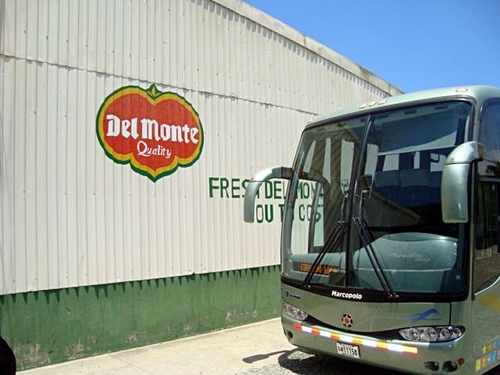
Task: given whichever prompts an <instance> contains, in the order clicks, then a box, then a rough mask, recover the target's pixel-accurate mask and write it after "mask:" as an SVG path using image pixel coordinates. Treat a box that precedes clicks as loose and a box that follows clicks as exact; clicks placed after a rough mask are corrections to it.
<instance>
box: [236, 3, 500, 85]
mask: <svg viewBox="0 0 500 375" xmlns="http://www.w3.org/2000/svg"><path fill="white" fill-rule="evenodd" d="M244 1H245V2H246V3H248V4H250V5H252V6H254V7H255V8H257V9H259V10H261V11H263V12H264V13H267V14H268V15H270V16H272V17H274V18H276V19H278V20H280V21H281V22H283V23H285V24H287V25H288V26H290V27H292V28H294V29H295V30H297V31H299V32H300V33H302V34H304V35H306V36H308V37H310V38H312V39H314V40H316V41H317V42H319V43H321V44H323V45H325V46H327V47H328V48H330V49H332V50H334V51H336V52H337V53H340V54H341V55H343V56H344V57H346V58H348V59H349V60H351V61H353V62H355V63H356V64H358V65H361V66H362V67H363V68H365V69H367V70H369V71H370V72H372V73H374V74H376V75H377V76H379V77H381V78H383V79H384V80H386V81H387V82H389V83H390V84H391V85H393V86H395V87H397V88H399V89H400V90H402V91H404V92H412V91H418V90H425V89H430V88H437V87H447V86H462V85H491V86H497V87H500V0H307V1H306V0H244Z"/></svg>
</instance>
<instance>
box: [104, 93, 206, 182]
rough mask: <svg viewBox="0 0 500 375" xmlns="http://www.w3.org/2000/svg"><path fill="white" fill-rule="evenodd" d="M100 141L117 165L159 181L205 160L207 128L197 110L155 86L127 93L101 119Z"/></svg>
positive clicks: (108, 104) (111, 99)
mask: <svg viewBox="0 0 500 375" xmlns="http://www.w3.org/2000/svg"><path fill="white" fill-rule="evenodd" d="M97 137H98V139H99V142H100V144H101V146H102V147H103V148H104V151H105V152H106V155H107V156H108V157H110V158H111V159H112V160H114V161H115V162H116V163H120V164H127V163H130V166H131V167H132V169H133V170H134V171H136V172H138V173H140V174H142V175H145V176H147V177H149V179H151V180H152V181H156V180H158V179H159V178H161V177H164V176H167V175H169V174H172V173H173V172H175V171H176V169H177V168H178V167H188V166H191V165H192V164H193V163H195V162H196V161H197V160H198V158H199V157H200V154H201V150H202V148H203V128H202V125H201V122H200V119H199V117H198V113H196V111H195V109H194V108H193V107H192V105H191V104H190V103H189V102H188V101H187V100H186V99H184V98H183V97H181V96H179V95H177V94H175V93H172V92H161V91H159V90H158V89H157V88H156V86H155V85H151V86H150V87H149V89H147V90H144V89H142V88H140V87H137V86H127V87H122V88H120V89H118V90H116V91H115V92H113V93H112V94H111V95H109V96H108V97H107V98H106V99H105V100H104V102H103V103H102V105H101V108H100V109H99V112H98V113H97Z"/></svg>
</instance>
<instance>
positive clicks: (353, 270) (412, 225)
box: [282, 101, 472, 297]
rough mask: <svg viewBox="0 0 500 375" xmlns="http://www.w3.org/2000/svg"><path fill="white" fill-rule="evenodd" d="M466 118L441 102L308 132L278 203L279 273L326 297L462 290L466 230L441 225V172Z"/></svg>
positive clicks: (457, 106)
mask: <svg viewBox="0 0 500 375" xmlns="http://www.w3.org/2000/svg"><path fill="white" fill-rule="evenodd" d="M471 112H472V107H471V105H470V104H469V103H467V102H464V101H446V102H439V103H432V104H425V105H420V106H413V107H406V108H401V109H397V110H392V111H388V112H382V113H380V112H379V113H375V114H371V115H370V114H367V115H365V116H362V117H356V118H350V119H345V120H342V121H337V122H333V123H327V124H323V125H318V126H315V127H310V128H307V129H306V130H305V131H304V133H303V135H302V139H301V142H300V146H299V149H298V153H297V156H296V160H295V163H294V167H293V169H294V174H293V175H294V177H293V178H292V180H291V183H290V184H289V191H288V194H287V201H286V204H285V207H286V209H285V219H284V227H283V243H282V252H283V253H282V262H283V264H282V272H283V276H284V277H285V278H288V279H292V280H295V281H297V282H301V283H303V285H304V286H310V287H314V286H319V287H320V288H322V289H323V290H325V288H326V289H327V290H329V288H331V290H332V293H333V291H335V290H338V289H339V287H340V288H342V287H356V288H363V289H364V290H372V291H374V292H375V293H379V292H382V293H384V294H386V295H387V296H389V297H397V296H399V295H400V294H405V293H406V294H408V293H410V294H411V293H419V294H421V293H425V294H427V293H433V294H453V293H455V294H456V293H460V292H461V291H463V290H464V288H465V275H464V270H465V266H464V263H465V262H464V260H463V259H464V254H463V252H464V246H463V245H461V243H463V242H464V241H463V240H460V236H463V235H464V234H463V233H462V232H463V231H462V230H461V225H459V224H445V223H444V222H443V221H442V218H441V172H442V169H443V166H444V163H445V160H446V157H447V155H448V154H449V153H450V152H451V150H453V149H454V148H455V147H456V146H457V145H459V144H461V143H463V142H464V138H465V134H466V129H467V127H468V123H469V119H470V117H471Z"/></svg>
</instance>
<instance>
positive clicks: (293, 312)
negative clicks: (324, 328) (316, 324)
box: [281, 302, 307, 320]
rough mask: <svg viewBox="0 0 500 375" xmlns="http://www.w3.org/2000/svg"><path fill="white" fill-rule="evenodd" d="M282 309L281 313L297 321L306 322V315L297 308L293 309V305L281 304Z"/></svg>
mask: <svg viewBox="0 0 500 375" xmlns="http://www.w3.org/2000/svg"><path fill="white" fill-rule="evenodd" d="M281 306H282V308H283V312H284V313H285V314H286V315H288V316H290V317H292V318H294V319H297V320H306V319H307V313H306V312H305V311H302V310H301V309H299V308H298V307H295V306H293V305H290V304H289V303H286V302H282V304H281Z"/></svg>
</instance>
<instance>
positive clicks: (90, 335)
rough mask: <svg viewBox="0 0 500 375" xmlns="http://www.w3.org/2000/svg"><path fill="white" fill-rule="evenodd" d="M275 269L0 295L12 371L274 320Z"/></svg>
mask: <svg viewBox="0 0 500 375" xmlns="http://www.w3.org/2000/svg"><path fill="white" fill-rule="evenodd" d="M279 273H280V270H279V266H271V267H262V268H254V269H245V270H238V271H227V272H218V273H212V274H205V275H193V276H183V277H174V278H166V279H159V280H149V281H136V282H125V283H118V284H109V285H98V286H88V287H78V288H69V289H61V290H49V291H40V292H31V293H22V294H15V295H4V296H0V335H1V336H2V337H4V338H5V339H6V340H7V342H8V343H9V345H10V346H11V347H12V348H13V350H14V353H15V355H16V359H17V368H18V371H20V370H26V369H29V368H33V367H39V366H45V365H49V364H54V363H58V362H64V361H68V360H73V359H77V358H83V357H88V356H93V355H97V354H103V353H107V352H112V351H118V350H123V349H129V348H132V347H138V346H143V345H149V344H153V343H158V342H162V341H168V340H173V339H177V338H179V337H185V336H190V335H195V334H199V333H204V332H210V331H214V330H218V329H222V328H226V327H231V326H238V325H242V324H247V323H251V322H256V321H260V320H265V319H270V318H274V317H277V316H278V315H279V311H280V292H279V285H280V284H279V279H280V278H279V276H280V275H279Z"/></svg>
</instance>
